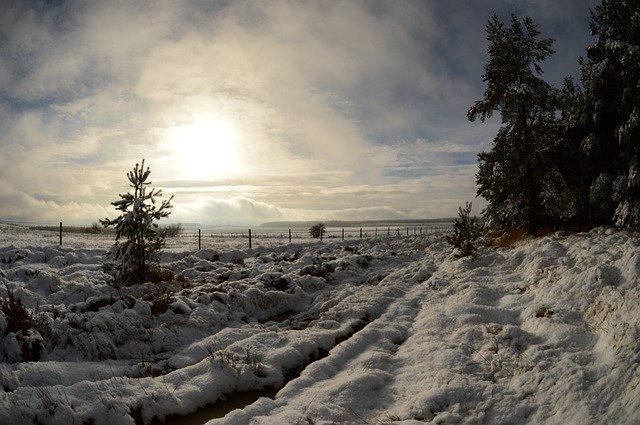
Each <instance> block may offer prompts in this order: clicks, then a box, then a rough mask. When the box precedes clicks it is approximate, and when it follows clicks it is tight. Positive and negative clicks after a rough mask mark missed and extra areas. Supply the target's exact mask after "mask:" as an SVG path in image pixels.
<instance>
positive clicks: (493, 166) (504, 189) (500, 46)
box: [467, 15, 557, 233]
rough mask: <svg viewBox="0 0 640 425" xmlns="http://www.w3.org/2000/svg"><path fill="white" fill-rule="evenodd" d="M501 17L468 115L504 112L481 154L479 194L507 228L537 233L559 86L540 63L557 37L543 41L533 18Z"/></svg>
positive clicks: (494, 21) (489, 213) (493, 24)
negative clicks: (544, 75)
mask: <svg viewBox="0 0 640 425" xmlns="http://www.w3.org/2000/svg"><path fill="white" fill-rule="evenodd" d="M510 23H511V26H510V27H505V25H504V24H503V22H502V21H501V20H500V19H499V18H498V16H497V15H493V17H492V18H491V19H490V20H489V22H488V24H487V40H488V53H489V60H488V62H487V64H486V65H485V67H484V74H483V76H482V80H483V81H484V82H485V83H486V89H485V93H484V98H483V99H482V100H479V101H477V102H475V103H474V104H473V106H472V107H471V108H470V109H469V112H468V113H467V116H468V118H469V120H471V121H474V120H475V119H476V118H478V117H480V120H481V121H483V122H484V120H485V119H486V118H489V117H491V116H492V115H493V113H494V112H499V113H500V116H501V119H502V127H501V128H500V130H499V132H498V134H497V136H496V137H495V139H494V142H493V147H492V149H491V151H489V152H482V153H481V154H480V155H479V156H478V159H479V162H480V164H479V171H478V174H477V177H476V182H477V184H478V195H480V196H482V197H483V198H485V199H486V200H487V201H488V206H487V210H486V213H485V216H486V217H487V219H488V220H489V223H490V224H492V225H495V226H498V227H502V228H515V227H520V226H526V227H527V229H528V231H529V233H534V232H535V230H536V228H537V227H538V225H539V222H540V220H541V217H543V216H544V214H545V211H544V206H543V204H542V201H543V197H542V195H541V192H542V182H543V181H544V180H545V178H547V176H548V173H549V171H550V170H551V169H553V167H552V165H551V161H552V158H550V152H549V141H550V140H551V139H552V130H553V127H554V120H555V111H556V105H557V90H555V89H554V88H553V87H551V86H550V85H549V84H547V83H546V82H545V81H543V80H542V79H541V78H540V74H542V68H541V67H540V63H541V62H542V61H544V60H545V59H546V58H547V57H548V56H550V55H551V54H553V53H554V51H553V49H552V48H551V45H552V44H553V40H552V39H539V35H540V32H539V31H538V29H537V26H536V25H535V24H534V22H533V21H532V20H531V19H530V18H524V19H522V20H521V19H520V18H518V17H517V16H515V15H512V16H511V22H510Z"/></svg>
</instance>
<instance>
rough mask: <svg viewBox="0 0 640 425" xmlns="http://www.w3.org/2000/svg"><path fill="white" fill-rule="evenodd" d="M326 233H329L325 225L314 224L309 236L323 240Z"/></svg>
mask: <svg viewBox="0 0 640 425" xmlns="http://www.w3.org/2000/svg"><path fill="white" fill-rule="evenodd" d="M326 232H327V229H326V226H325V225H324V223H318V224H314V225H313V226H311V228H310V229H309V234H310V235H311V237H312V238H320V239H322V236H324V234H325V233H326Z"/></svg>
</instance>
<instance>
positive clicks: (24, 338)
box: [0, 290, 44, 362]
mask: <svg viewBox="0 0 640 425" xmlns="http://www.w3.org/2000/svg"><path fill="white" fill-rule="evenodd" d="M1 305H2V314H3V315H4V317H5V320H6V328H5V329H4V336H5V337H6V338H8V341H7V340H5V343H4V345H5V347H4V348H5V349H6V352H5V353H2V355H0V359H5V360H8V361H9V362H14V361H38V360H40V356H41V355H42V353H43V351H44V339H43V338H42V335H41V334H40V326H38V323H37V321H36V318H35V316H34V315H33V314H32V313H30V312H29V310H27V308H26V307H25V306H24V304H22V301H20V300H19V299H18V298H16V297H15V295H14V293H13V291H11V290H9V291H7V298H6V299H4V300H2V302H1Z"/></svg>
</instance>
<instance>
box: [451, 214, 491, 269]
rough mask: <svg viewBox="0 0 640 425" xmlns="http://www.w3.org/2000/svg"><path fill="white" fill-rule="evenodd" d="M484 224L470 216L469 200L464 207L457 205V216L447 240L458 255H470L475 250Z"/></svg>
mask: <svg viewBox="0 0 640 425" xmlns="http://www.w3.org/2000/svg"><path fill="white" fill-rule="evenodd" d="M483 232H484V226H483V225H482V224H481V223H480V221H479V220H478V217H475V216H473V217H472V216H471V202H467V203H466V204H465V207H464V208H462V207H458V218H457V219H455V220H453V235H451V236H447V242H448V243H449V244H450V245H451V246H453V247H454V248H456V249H457V250H458V253H457V255H458V256H459V257H467V256H469V255H472V254H473V253H474V252H475V250H476V242H477V240H478V239H479V238H480V237H481V236H482V234H483Z"/></svg>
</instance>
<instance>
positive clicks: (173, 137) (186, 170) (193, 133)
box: [164, 115, 243, 180]
mask: <svg viewBox="0 0 640 425" xmlns="http://www.w3.org/2000/svg"><path fill="white" fill-rule="evenodd" d="M165 135H166V137H165V140H164V148H165V149H167V151H168V153H169V155H171V161H172V163H175V165H176V167H177V170H176V174H177V175H178V176H179V177H180V178H183V179H187V180H209V179H216V178H220V177H226V176H229V175H234V174H238V173H239V172H241V171H242V168H243V167H242V164H241V161H240V155H239V152H238V143H239V141H238V132H237V130H236V128H235V127H234V125H233V124H232V123H231V122H230V121H228V120H224V119H221V118H219V117H216V116H211V115H208V116H201V117H198V118H196V119H194V120H193V121H192V122H191V123H189V124H186V125H182V126H176V127H170V128H168V129H167V130H166V132H165Z"/></svg>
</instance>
